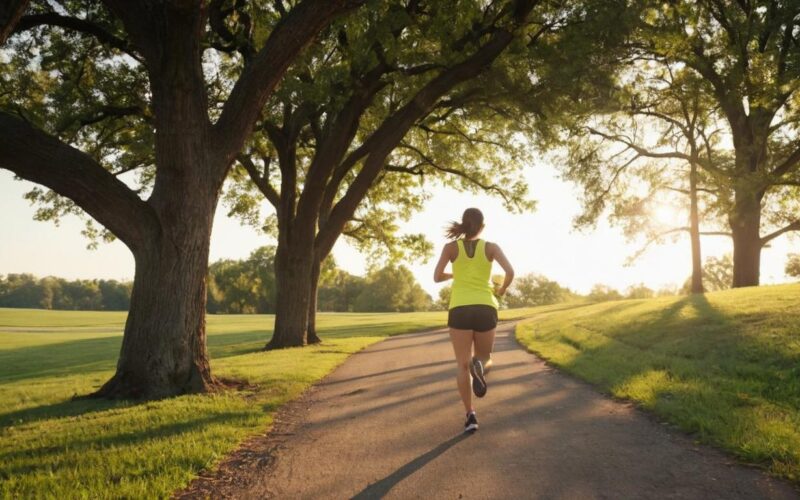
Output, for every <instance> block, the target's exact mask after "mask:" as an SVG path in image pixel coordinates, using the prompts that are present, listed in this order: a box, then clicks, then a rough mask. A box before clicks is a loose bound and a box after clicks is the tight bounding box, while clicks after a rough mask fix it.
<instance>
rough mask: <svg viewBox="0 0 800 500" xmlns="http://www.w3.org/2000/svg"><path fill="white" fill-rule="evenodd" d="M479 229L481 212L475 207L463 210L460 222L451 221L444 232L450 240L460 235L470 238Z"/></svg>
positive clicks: (478, 231)
mask: <svg viewBox="0 0 800 500" xmlns="http://www.w3.org/2000/svg"><path fill="white" fill-rule="evenodd" d="M481 229H483V213H482V212H481V211H480V210H478V209H477V208H468V209H466V210H464V215H462V216H461V222H456V221H453V222H451V223H450V225H449V226H447V229H445V232H444V234H445V236H447V238H448V239H451V240H457V239H458V238H460V237H461V235H464V236H466V237H467V238H472V237H473V236H475V235H476V234H478V233H480V232H481Z"/></svg>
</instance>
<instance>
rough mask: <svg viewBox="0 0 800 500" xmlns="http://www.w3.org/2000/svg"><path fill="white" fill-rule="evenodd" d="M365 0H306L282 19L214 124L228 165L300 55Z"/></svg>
mask: <svg viewBox="0 0 800 500" xmlns="http://www.w3.org/2000/svg"><path fill="white" fill-rule="evenodd" d="M364 1H365V0H303V1H302V2H300V3H299V4H298V5H297V6H295V7H294V8H293V9H292V10H291V12H290V13H289V14H288V15H287V16H285V17H284V18H282V19H281V21H280V22H279V23H278V25H277V26H276V27H275V29H274V30H273V31H272V33H270V35H269V38H268V39H267V41H266V43H265V44H264V47H262V48H261V50H259V51H258V52H257V53H256V55H255V56H253V60H252V63H251V64H249V65H248V66H247V67H246V68H245V70H244V72H243V73H242V75H241V76H240V77H239V80H238V81H237V82H236V84H235V85H234V87H233V90H232V91H231V94H230V97H229V98H228V100H227V102H226V103H225V105H224V106H223V108H222V114H221V115H220V117H219V120H218V121H217V123H216V124H215V125H214V132H213V137H214V139H213V140H214V149H215V150H216V151H217V152H218V154H220V155H221V156H222V158H223V159H224V161H222V162H221V163H220V164H221V165H224V166H225V167H227V165H229V164H230V160H232V159H233V157H234V156H235V155H236V154H237V153H238V152H239V150H240V149H241V147H242V144H243V143H244V141H245V139H246V138H247V137H248V136H249V135H250V132H251V131H252V129H253V126H254V124H255V121H256V120H257V118H258V116H259V114H260V113H261V110H262V108H263V107H264V104H265V103H266V101H267V98H268V97H269V95H270V93H271V92H272V90H273V89H274V88H275V87H276V86H277V85H278V82H279V81H280V80H281V78H282V77H283V74H284V72H285V71H286V69H287V68H288V67H289V64H290V63H291V62H292V61H293V60H294V59H295V58H296V56H297V54H298V53H299V52H300V51H301V50H302V49H303V48H304V47H305V46H306V45H307V44H308V43H310V42H311V40H312V39H313V38H314V37H315V36H316V34H317V33H318V32H319V31H320V30H321V29H323V28H324V27H325V26H327V25H328V24H329V23H330V22H331V21H333V19H334V18H335V17H336V16H338V15H340V14H343V13H344V12H346V11H348V10H352V9H354V8H355V7H357V6H359V5H361V4H362V3H364Z"/></svg>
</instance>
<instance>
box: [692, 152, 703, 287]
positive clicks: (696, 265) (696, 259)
mask: <svg viewBox="0 0 800 500" xmlns="http://www.w3.org/2000/svg"><path fill="white" fill-rule="evenodd" d="M689 197H690V208H689V237H690V239H691V242H692V289H691V292H692V293H703V262H702V258H701V257H702V256H701V254H700V215H699V213H698V208H697V164H696V163H694V162H692V164H691V171H690V172H689Z"/></svg>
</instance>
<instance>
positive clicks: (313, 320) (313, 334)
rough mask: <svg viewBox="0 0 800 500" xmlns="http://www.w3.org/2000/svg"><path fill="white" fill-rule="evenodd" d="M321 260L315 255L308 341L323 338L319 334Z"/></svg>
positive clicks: (312, 271)
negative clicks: (318, 304)
mask: <svg viewBox="0 0 800 500" xmlns="http://www.w3.org/2000/svg"><path fill="white" fill-rule="evenodd" d="M321 267H322V266H321V263H320V261H319V260H318V259H317V258H316V256H315V257H314V263H313V264H312V268H311V280H310V283H311V287H310V290H309V301H308V333H307V338H308V343H309V344H319V343H321V342H322V339H321V338H319V335H317V294H318V292H319V272H320V268H321Z"/></svg>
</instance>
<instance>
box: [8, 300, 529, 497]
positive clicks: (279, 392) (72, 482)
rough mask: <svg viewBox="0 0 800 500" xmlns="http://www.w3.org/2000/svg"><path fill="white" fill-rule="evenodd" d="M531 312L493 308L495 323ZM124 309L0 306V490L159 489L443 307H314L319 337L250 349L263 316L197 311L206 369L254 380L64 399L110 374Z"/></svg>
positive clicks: (146, 492)
mask: <svg viewBox="0 0 800 500" xmlns="http://www.w3.org/2000/svg"><path fill="white" fill-rule="evenodd" d="M531 312H532V310H530V309H528V310H525V309H519V310H511V311H502V312H501V318H502V319H512V318H516V317H520V316H523V315H525V314H530V313H531ZM125 316H126V315H125V313H111V312H71V311H70V312H66V311H41V310H24V309H0V498H31V497H36V498H40V497H50V498H56V497H58V498H82V497H83V498H98V497H154V496H159V497H163V496H168V495H169V494H170V493H171V492H172V491H174V490H175V489H177V488H180V487H182V486H184V485H185V484H187V483H188V481H190V480H191V479H192V478H193V477H194V476H195V474H196V473H197V472H198V471H200V470H202V469H204V468H206V467H213V465H214V464H215V463H216V462H217V461H218V460H220V459H221V458H222V457H224V456H225V454H227V453H228V452H230V451H231V450H233V449H234V448H235V447H236V446H237V444H238V443H240V442H241V441H242V440H244V439H245V438H246V437H247V436H249V435H252V434H255V433H260V432H263V431H264V430H265V429H266V428H268V426H269V425H270V423H271V421H272V417H273V414H274V412H275V410H276V409H277V408H278V407H279V406H280V405H282V404H284V403H286V402H287V401H289V400H291V399H293V398H295V397H297V396H298V395H299V394H300V393H302V391H303V390H304V389H306V388H307V387H308V386H309V385H310V384H312V383H313V382H315V381H317V380H319V379H320V378H322V377H323V376H325V375H326V374H327V373H329V372H330V371H331V370H332V369H333V368H334V367H336V366H337V365H338V364H340V363H341V362H342V361H344V359H345V358H346V357H347V356H348V355H350V354H351V353H353V352H356V351H358V350H360V349H363V348H364V347H366V346H367V345H369V344H371V343H373V342H377V341H379V340H380V339H382V338H384V337H385V336H387V335H392V334H397V333H403V332H409V331H415V330H421V329H428V328H433V327H439V326H443V325H444V323H445V321H446V314H445V313H443V312H433V313H406V314H359V313H342V314H320V315H319V320H318V325H319V329H320V335H321V337H322V338H323V343H322V345H318V346H313V347H306V348H296V349H286V350H281V351H271V352H261V351H260V349H261V348H262V347H263V346H264V344H265V343H266V342H267V340H268V339H269V336H270V335H271V328H272V324H273V317H272V316H264V315H238V316H233V315H231V316H222V315H221V316H208V331H209V335H208V345H209V351H210V355H211V359H212V362H211V365H212V370H213V372H214V373H215V375H219V376H223V377H233V378H240V379H241V378H244V379H247V380H248V381H249V382H250V383H252V384H256V385H257V387H256V388H254V389H251V390H246V391H239V392H229V393H224V394H217V395H211V396H183V397H178V398H172V399H168V400H163V401H156V402H147V403H134V402H124V401H122V402H120V401H117V402H114V401H86V400H78V401H72V400H71V397H72V396H73V395H76V394H77V395H81V394H87V393H90V392H91V391H93V390H94V389H97V388H98V387H99V386H100V385H101V384H102V383H103V382H104V381H105V380H107V379H108V378H109V377H110V376H111V375H112V374H113V371H114V366H115V363H116V358H117V355H118V353H119V348H120V344H121V340H122V335H121V332H122V329H123V326H124V322H125Z"/></svg>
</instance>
